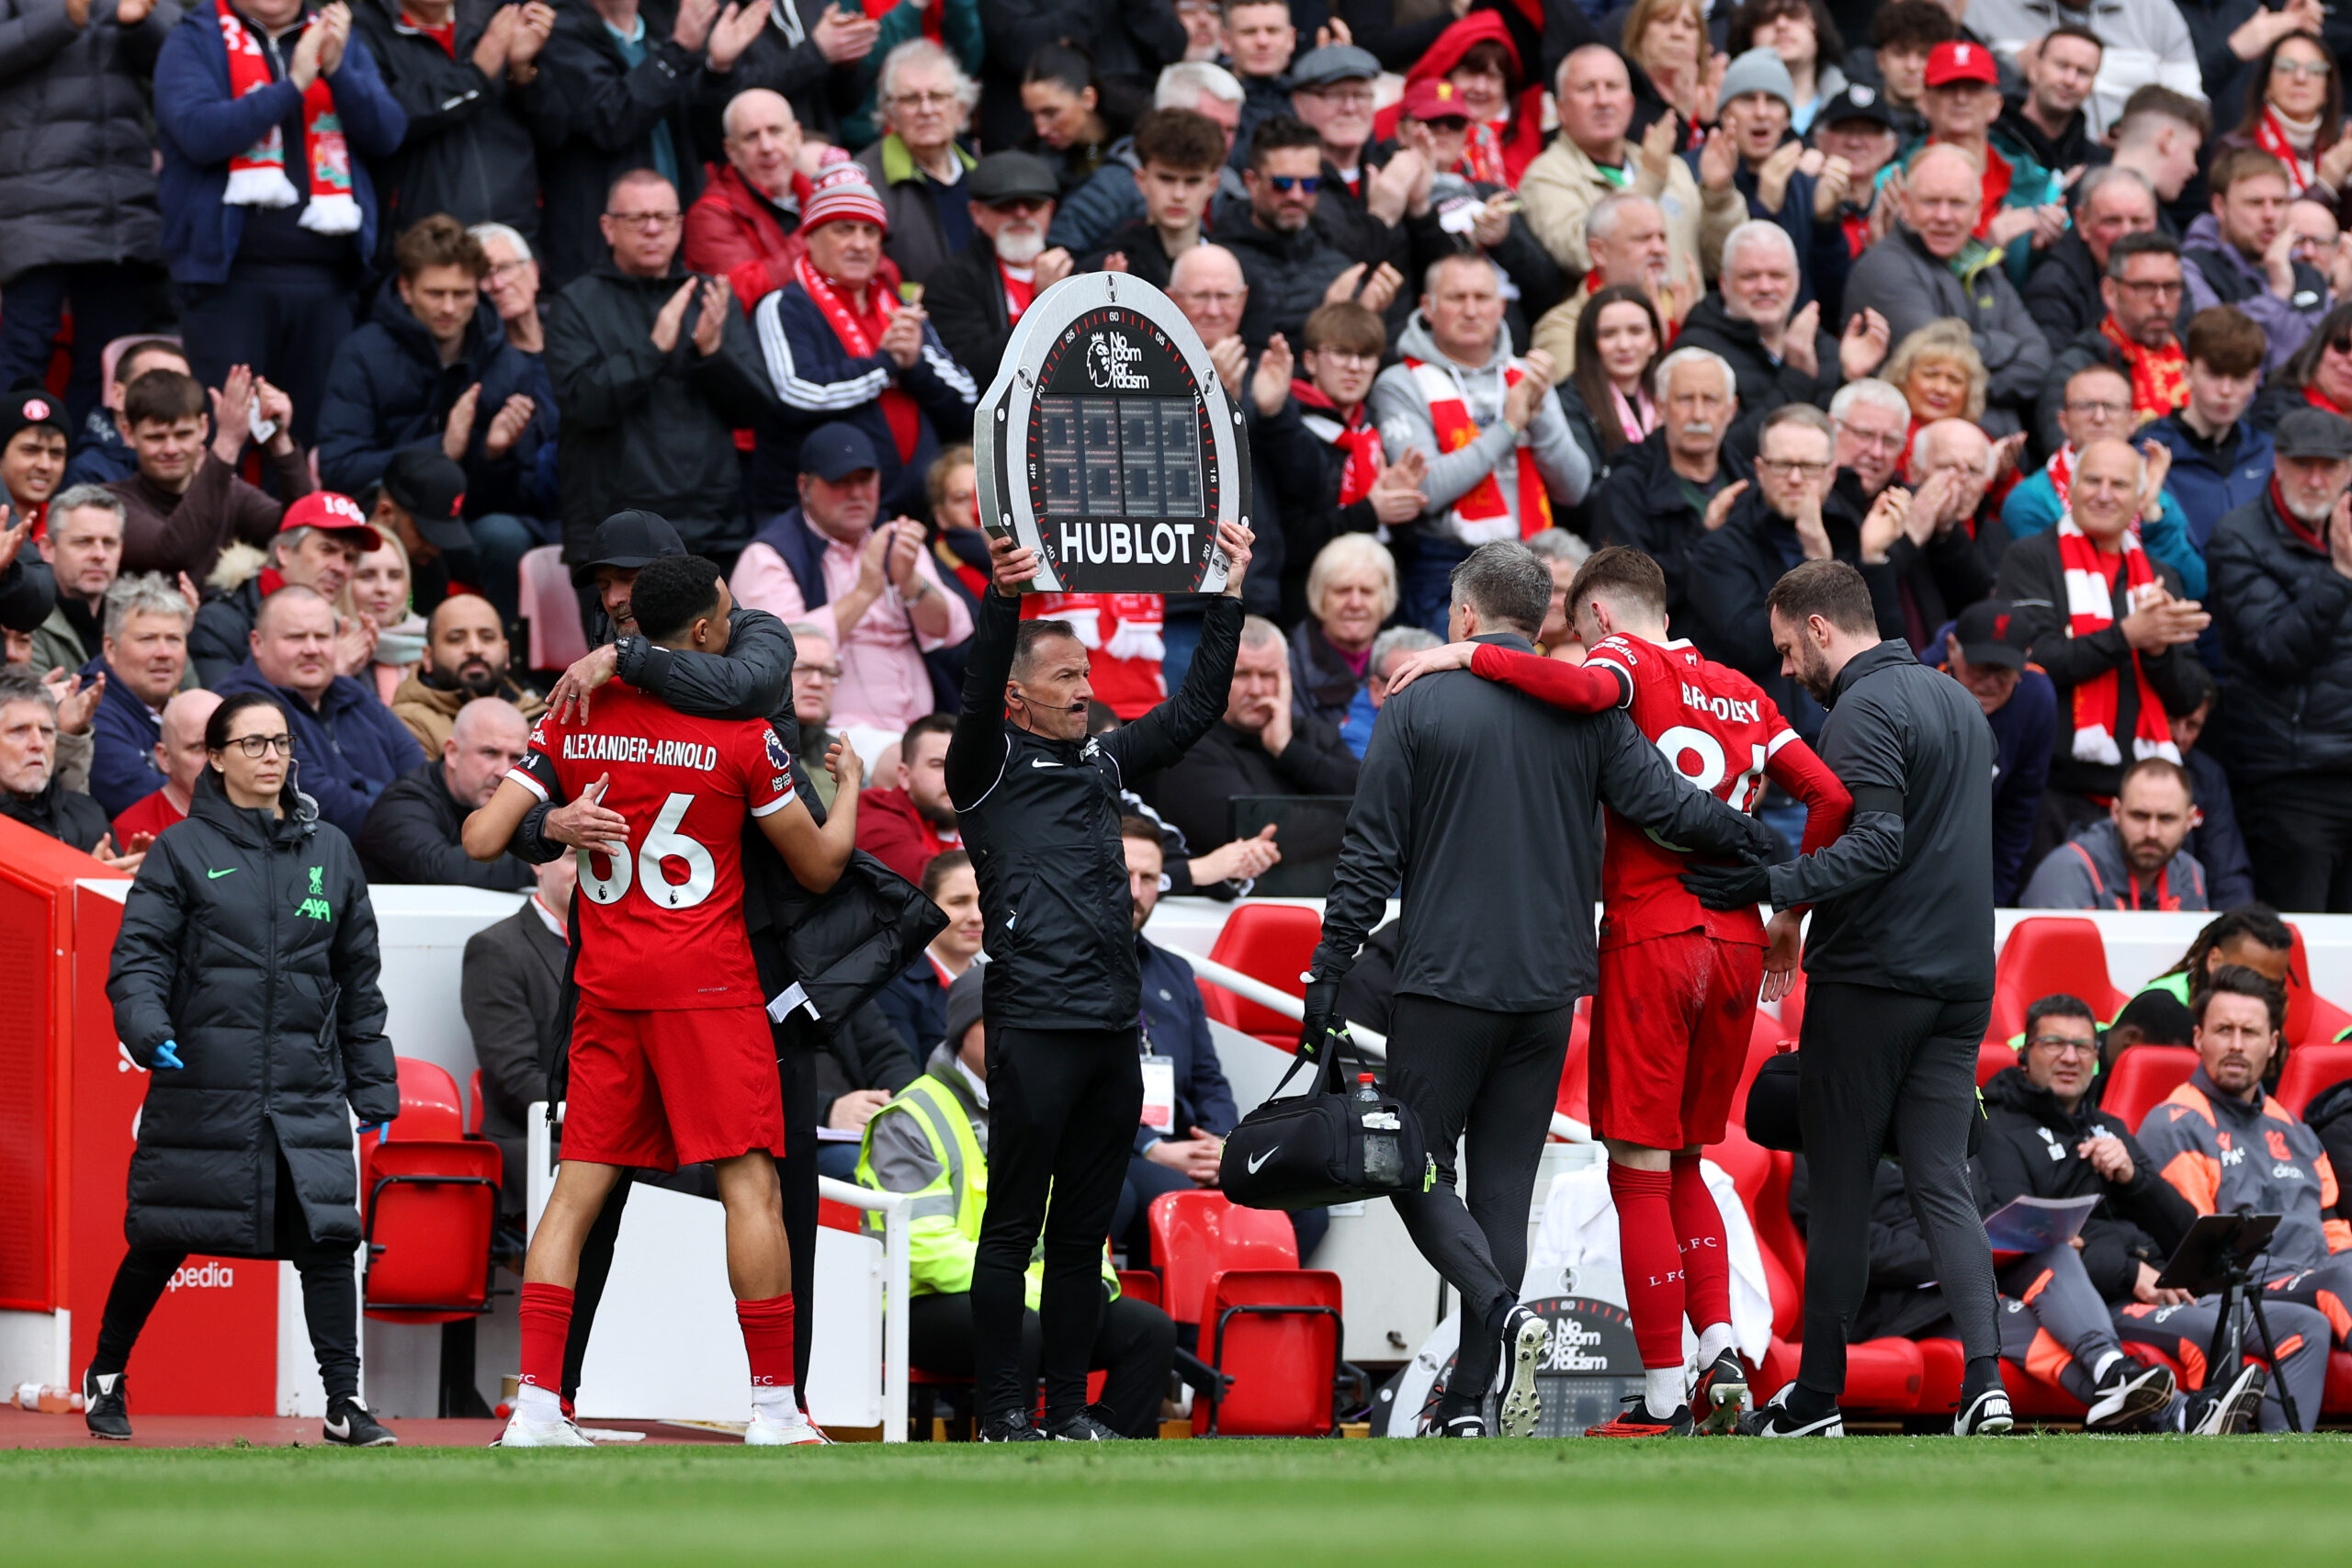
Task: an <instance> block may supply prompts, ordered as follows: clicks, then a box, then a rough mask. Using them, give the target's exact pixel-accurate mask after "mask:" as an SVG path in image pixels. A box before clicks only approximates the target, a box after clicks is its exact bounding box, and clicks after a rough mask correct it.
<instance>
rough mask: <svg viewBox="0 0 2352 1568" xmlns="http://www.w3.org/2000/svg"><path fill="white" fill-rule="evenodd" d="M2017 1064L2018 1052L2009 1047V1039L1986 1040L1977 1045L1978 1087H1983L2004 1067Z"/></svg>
mask: <svg viewBox="0 0 2352 1568" xmlns="http://www.w3.org/2000/svg"><path fill="white" fill-rule="evenodd" d="M2017 1065H2018V1054H2017V1053H2016V1052H2015V1051H2012V1050H2010V1049H2009V1043H2008V1042H2007V1041H2006V1040H2002V1041H1998V1042H1996V1041H1991V1040H1987V1041H1985V1042H1984V1043H1982V1044H1980V1045H1978V1046H1977V1047H1976V1087H1977V1088H1978V1089H1983V1088H1984V1087H1985V1085H1986V1084H1988V1083H1991V1082H1992V1081H1993V1078H1994V1076H1995V1075H1996V1074H1997V1073H1999V1072H2000V1070H2001V1069H2002V1068H2004V1067H2014V1066H2017Z"/></svg>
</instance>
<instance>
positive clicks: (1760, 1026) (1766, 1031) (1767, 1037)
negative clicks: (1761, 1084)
mask: <svg viewBox="0 0 2352 1568" xmlns="http://www.w3.org/2000/svg"><path fill="white" fill-rule="evenodd" d="M1796 1043H1797V1037H1796V1032H1795V1031H1794V1030H1792V1029H1791V1028H1790V1027H1789V1026H1788V1025H1787V1024H1786V1023H1785V1022H1783V1021H1781V1020H1779V1019H1776V1018H1772V1017H1770V1016H1769V1015H1768V1014H1765V1013H1761V1012H1759V1013H1758V1014H1757V1015H1756V1022H1755V1025H1754V1027H1752V1028H1751V1029H1749V1031H1748V1032H1747V1061H1746V1062H1744V1063H1742V1064H1741V1065H1740V1069H1739V1088H1738V1089H1735V1090H1734V1091H1733V1092H1732V1097H1731V1119H1732V1120H1733V1121H1734V1122H1738V1123H1739V1124H1740V1125H1742V1126H1746V1125H1747V1091H1748V1090H1749V1089H1754V1088H1755V1087H1756V1075H1757V1074H1758V1073H1760V1072H1762V1071H1763V1070H1764V1064H1765V1063H1767V1062H1769V1061H1770V1060H1771V1059H1772V1058H1773V1057H1775V1056H1777V1055H1781V1053H1782V1050H1783V1048H1784V1047H1785V1048H1787V1049H1790V1050H1793V1049H1794V1048H1795V1046H1796Z"/></svg>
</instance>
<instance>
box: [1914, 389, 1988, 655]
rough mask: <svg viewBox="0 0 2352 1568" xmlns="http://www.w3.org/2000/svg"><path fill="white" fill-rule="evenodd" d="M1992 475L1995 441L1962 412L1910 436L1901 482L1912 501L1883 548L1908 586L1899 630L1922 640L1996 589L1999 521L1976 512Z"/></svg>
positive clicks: (1921, 643)
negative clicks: (1898, 528)
mask: <svg viewBox="0 0 2352 1568" xmlns="http://www.w3.org/2000/svg"><path fill="white" fill-rule="evenodd" d="M1992 479H1993V444H1992V442H1991V441H1990V440H1989V439H1988V438H1987V437H1986V436H1985V433H1984V432H1983V431H1981V430H1979V429H1977V428H1976V427H1975V426H1974V425H1973V424H1971V423H1968V422H1967V421H1965V420H1959V419H1939V420H1938V421H1936V422H1935V423H1933V424H1930V425H1928V426H1927V427H1925V428H1924V429H1922V430H1921V431H1920V432H1919V434H1918V436H1917V439H1915V440H1914V441H1913V442H1912V444H1911V455H1910V458H1909V462H1908V466H1907V467H1906V468H1905V470H1904V476H1903V482H1904V483H1905V485H1907V486H1908V487H1909V488H1910V491H1911V504H1910V506H1909V508H1908V509H1907V510H1906V511H1905V515H1904V520H1903V528H1902V531H1901V532H1900V533H1898V534H1897V535H1896V536H1894V543H1893V544H1892V545H1891V546H1890V547H1888V549H1887V552H1886V558H1887V564H1888V565H1890V566H1892V567H1894V575H1895V576H1896V578H1897V579H1898V580H1900V581H1902V582H1903V583H1904V584H1905V586H1906V587H1907V588H1908V589H1909V590H1910V593H1909V596H1908V600H1907V603H1906V604H1905V609H1904V615H1905V626H1904V630H1905V634H1906V635H1907V636H1908V637H1909V639H1910V642H1911V646H1912V647H1913V648H1914V649H1919V648H1925V647H1927V646H1928V644H1929V643H1930V642H1931V641H1933V640H1934V639H1935V637H1936V633H1937V631H1938V629H1939V627H1941V626H1943V625H1944V624H1945V623H1946V622H1947V621H1949V620H1951V618H1952V617H1953V616H1954V615H1958V614H1960V612H1961V609H1962V606H1964V605H1969V604H1974V603H1976V601H1978V600H1979V599H1982V598H1984V597H1985V595H1986V594H1988V593H1990V592H1993V571H1994V569H1995V567H1996V565H1997V564H1998V562H1999V560H2000V548H2001V547H2002V546H2003V545H2005V544H2006V543H2007V536H2000V537H1999V538H1994V537H1989V536H1988V535H1992V534H1998V532H1999V530H2000V526H2001V525H2000V521H1999V520H1998V519H1997V518H1994V517H1986V518H1984V519H1983V520H1982V521H1981V522H1980V521H1979V520H1978V517H1977V513H1979V512H1980V511H1982V510H1983V508H1984V505H1985V490H1986V489H1987V488H1988V487H1989V486H1990V485H1991V483H1992Z"/></svg>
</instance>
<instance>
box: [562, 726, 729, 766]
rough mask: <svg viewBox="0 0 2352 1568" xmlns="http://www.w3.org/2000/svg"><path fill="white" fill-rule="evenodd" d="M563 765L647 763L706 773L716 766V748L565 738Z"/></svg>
mask: <svg viewBox="0 0 2352 1568" xmlns="http://www.w3.org/2000/svg"><path fill="white" fill-rule="evenodd" d="M563 760H564V761H567V762H647V763H650V764H652V765H653V766H655V767H662V768H695V769H699V770H700V771H702V772H703V773H708V772H710V771H711V770H712V769H713V768H716V767H717V766H718V747H716V746H702V745H697V744H696V743H695V742H694V741H691V740H655V739H651V738H650V737H648V736H643V735H597V734H594V733H593V732H592V733H588V734H582V735H567V736H565V737H564V738H563Z"/></svg>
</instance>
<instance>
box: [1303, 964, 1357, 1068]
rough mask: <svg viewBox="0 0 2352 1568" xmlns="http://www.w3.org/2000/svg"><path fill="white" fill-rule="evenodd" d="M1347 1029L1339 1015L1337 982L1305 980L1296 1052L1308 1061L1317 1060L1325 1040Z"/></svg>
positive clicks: (1338, 987)
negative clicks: (1301, 1018) (1304, 993)
mask: <svg viewBox="0 0 2352 1568" xmlns="http://www.w3.org/2000/svg"><path fill="white" fill-rule="evenodd" d="M1347 1028H1348V1025H1347V1021H1345V1020H1344V1019H1342V1018H1340V982H1338V981H1337V980H1309V981H1308V982H1306V1018H1304V1019H1303V1020H1301V1021H1300V1023H1299V1029H1298V1054H1299V1055H1302V1056H1305V1057H1306V1058H1307V1059H1308V1060H1309V1061H1313V1060H1315V1059H1317V1057H1318V1056H1319V1055H1321V1053H1322V1050H1323V1045H1324V1043H1325V1042H1326V1041H1327V1040H1329V1038H1330V1037H1331V1036H1332V1035H1334V1034H1344V1033H1346V1032H1347Z"/></svg>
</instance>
